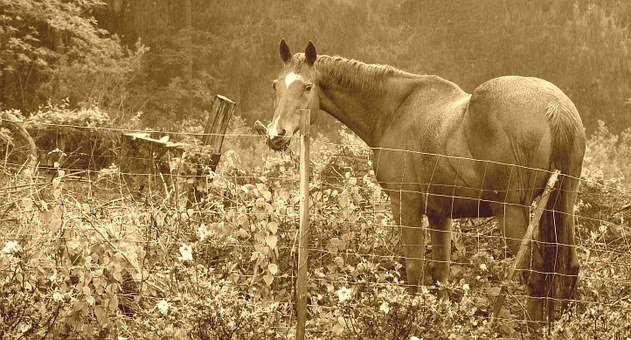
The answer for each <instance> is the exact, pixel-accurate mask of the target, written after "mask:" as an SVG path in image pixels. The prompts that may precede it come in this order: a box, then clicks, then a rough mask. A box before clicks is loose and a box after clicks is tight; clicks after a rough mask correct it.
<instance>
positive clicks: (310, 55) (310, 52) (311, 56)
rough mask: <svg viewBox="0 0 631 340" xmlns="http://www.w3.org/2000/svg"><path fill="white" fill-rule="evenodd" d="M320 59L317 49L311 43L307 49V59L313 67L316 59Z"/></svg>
mask: <svg viewBox="0 0 631 340" xmlns="http://www.w3.org/2000/svg"><path fill="white" fill-rule="evenodd" d="M317 57H318V53H317V52H316V48H315V46H314V45H313V43H312V42H311V41H309V43H308V44H307V48H306V49H305V59H306V60H307V63H308V64H309V65H313V63H315V61H316V58H317Z"/></svg>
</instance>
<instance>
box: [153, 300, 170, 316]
mask: <svg viewBox="0 0 631 340" xmlns="http://www.w3.org/2000/svg"><path fill="white" fill-rule="evenodd" d="M169 307H170V305H169V303H168V302H167V300H160V302H158V304H157V305H156V308H158V310H159V311H160V313H162V314H164V315H166V314H167V313H168V312H169Z"/></svg>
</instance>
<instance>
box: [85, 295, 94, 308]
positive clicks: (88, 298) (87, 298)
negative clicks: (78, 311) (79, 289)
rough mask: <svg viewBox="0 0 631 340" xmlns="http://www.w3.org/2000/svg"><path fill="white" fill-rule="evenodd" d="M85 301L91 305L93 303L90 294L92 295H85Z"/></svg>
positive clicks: (92, 297)
mask: <svg viewBox="0 0 631 340" xmlns="http://www.w3.org/2000/svg"><path fill="white" fill-rule="evenodd" d="M85 302H87V303H88V304H89V305H90V306H93V305H94V296H92V295H90V296H86V298H85Z"/></svg>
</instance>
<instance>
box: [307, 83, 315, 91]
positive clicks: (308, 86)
mask: <svg viewBox="0 0 631 340" xmlns="http://www.w3.org/2000/svg"><path fill="white" fill-rule="evenodd" d="M312 87H313V84H305V91H311V88H312Z"/></svg>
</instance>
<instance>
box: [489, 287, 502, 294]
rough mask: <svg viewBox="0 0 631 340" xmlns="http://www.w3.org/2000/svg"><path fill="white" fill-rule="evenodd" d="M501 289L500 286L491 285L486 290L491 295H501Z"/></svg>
mask: <svg viewBox="0 0 631 340" xmlns="http://www.w3.org/2000/svg"><path fill="white" fill-rule="evenodd" d="M500 291H501V288H500V287H491V288H489V289H487V290H486V293H487V294H489V295H491V296H498V295H500Z"/></svg>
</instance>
